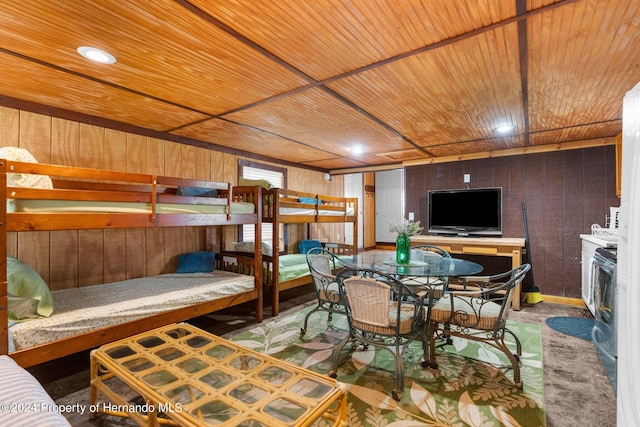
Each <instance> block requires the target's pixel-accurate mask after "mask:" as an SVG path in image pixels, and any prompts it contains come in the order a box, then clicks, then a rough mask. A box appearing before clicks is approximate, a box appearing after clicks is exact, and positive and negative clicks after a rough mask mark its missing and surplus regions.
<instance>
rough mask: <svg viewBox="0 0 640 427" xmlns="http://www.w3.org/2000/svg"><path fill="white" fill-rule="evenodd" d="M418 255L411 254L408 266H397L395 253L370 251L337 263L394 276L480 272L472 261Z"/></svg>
mask: <svg viewBox="0 0 640 427" xmlns="http://www.w3.org/2000/svg"><path fill="white" fill-rule="evenodd" d="M416 255H417V256H416ZM420 255H421V254H414V253H412V254H411V261H410V262H409V264H398V263H396V259H395V258H396V252H395V251H371V252H362V253H359V254H358V255H353V256H341V257H340V258H339V262H340V264H341V265H343V266H345V267H347V268H368V269H373V270H378V271H380V272H382V273H386V274H391V275H394V276H414V277H440V276H449V277H455V276H472V275H475V274H478V273H480V272H481V271H482V266H481V265H480V264H478V263H475V262H472V261H467V260H464V259H459V258H447V257H440V256H424V257H422V256H420Z"/></svg>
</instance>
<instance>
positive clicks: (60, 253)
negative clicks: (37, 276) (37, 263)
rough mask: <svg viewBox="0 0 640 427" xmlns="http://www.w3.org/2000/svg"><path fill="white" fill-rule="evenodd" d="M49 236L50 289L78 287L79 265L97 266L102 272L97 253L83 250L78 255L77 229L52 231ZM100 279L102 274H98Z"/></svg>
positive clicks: (100, 258)
mask: <svg viewBox="0 0 640 427" xmlns="http://www.w3.org/2000/svg"><path fill="white" fill-rule="evenodd" d="M50 236H51V242H50V258H51V263H50V267H49V282H50V283H51V285H50V288H51V289H52V290H55V289H68V288H75V287H78V277H79V274H80V273H79V271H78V266H79V265H82V266H83V267H85V268H86V269H89V268H91V267H99V270H100V272H102V257H100V254H99V253H96V255H95V256H94V255H93V252H83V256H82V257H81V258H80V257H79V250H80V247H79V232H78V231H77V230H61V231H52V232H51V234H50ZM82 249H83V250H93V248H87V247H83V248H82ZM88 254H92V255H91V256H89V255H88ZM78 260H79V261H80V262H78ZM100 279H102V275H100Z"/></svg>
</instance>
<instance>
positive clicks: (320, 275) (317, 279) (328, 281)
mask: <svg viewBox="0 0 640 427" xmlns="http://www.w3.org/2000/svg"><path fill="white" fill-rule="evenodd" d="M307 264H308V265H309V272H310V273H311V280H312V283H313V288H314V291H315V293H316V299H317V302H318V305H317V306H316V307H315V308H314V309H313V310H311V311H310V312H308V313H307V315H306V316H305V318H304V326H303V327H302V328H300V332H301V334H302V335H304V334H305V333H306V332H307V325H308V321H309V317H310V316H311V315H312V314H313V313H315V312H317V311H326V312H328V313H329V315H328V321H331V320H332V317H333V314H345V307H344V300H343V299H342V298H341V296H340V291H339V290H338V283H337V282H336V276H335V273H336V271H337V267H336V265H337V256H336V255H335V254H334V253H332V252H330V251H328V250H326V249H323V248H317V247H314V248H311V249H309V251H308V252H307Z"/></svg>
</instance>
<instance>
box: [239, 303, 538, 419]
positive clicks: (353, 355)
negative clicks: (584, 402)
mask: <svg viewBox="0 0 640 427" xmlns="http://www.w3.org/2000/svg"><path fill="white" fill-rule="evenodd" d="M312 308H313V306H310V307H307V308H304V309H299V310H292V311H293V313H291V314H288V315H282V314H281V315H280V316H279V317H277V318H275V319H273V320H270V321H268V322H265V323H262V324H260V325H258V326H256V327H254V328H253V329H250V330H247V331H244V332H240V333H238V334H237V335H235V336H233V337H231V338H230V339H231V340H232V341H234V342H236V343H238V344H241V345H244V346H246V347H249V348H252V349H254V350H256V351H259V352H262V353H266V354H270V355H272V356H274V357H276V358H278V359H281V360H285V361H287V362H290V363H293V364H295V365H297V366H302V367H304V368H307V369H310V370H312V371H314V372H318V373H321V374H326V375H328V374H329V372H330V371H331V353H332V350H333V347H334V346H335V345H336V343H338V342H339V341H340V340H341V339H342V338H344V337H345V336H346V330H347V320H346V317H345V316H343V315H336V314H334V315H333V320H332V321H331V322H328V320H327V313H326V312H317V313H314V314H312V315H311V318H310V320H309V326H308V328H307V333H306V334H305V335H304V336H301V334H300V327H301V326H302V325H303V322H304V317H305V315H306V313H307V312H308V311H309V310H311V309H312ZM508 326H509V328H510V329H511V330H512V331H513V332H514V333H515V334H516V335H517V336H518V337H519V338H520V340H521V341H522V346H523V349H522V351H523V353H522V357H521V359H520V360H521V375H522V381H523V383H524V387H523V390H519V389H518V388H516V387H515V386H514V385H513V372H512V369H511V366H510V364H509V362H508V359H507V358H506V357H505V356H504V354H503V353H502V352H500V351H498V350H495V349H493V348H492V347H490V346H488V345H485V344H481V343H476V342H472V341H468V340H464V339H456V338H454V343H453V345H446V346H442V347H439V349H438V354H437V362H438V364H439V369H437V370H436V369H424V368H422V367H421V366H420V362H421V361H422V358H421V356H422V351H421V345H420V343H419V342H416V343H413V344H412V345H411V346H410V348H408V349H407V351H406V352H405V355H404V361H405V390H404V393H403V396H402V399H401V400H400V401H399V402H397V401H395V400H393V398H392V397H391V390H392V389H393V386H394V361H393V356H392V355H391V353H390V352H388V351H386V350H385V349H376V348H374V347H373V346H369V348H368V349H367V350H366V351H363V350H361V349H354V348H353V347H352V346H351V345H346V346H345V347H344V349H343V351H342V353H341V364H340V366H339V369H338V377H337V380H338V381H340V382H342V383H344V384H345V386H346V388H347V390H348V397H347V426H349V427H359V426H376V427H413V426H441V427H445V426H473V427H490V426H522V427H537V426H545V425H546V422H545V412H544V390H543V387H544V382H543V376H542V344H541V336H540V326H539V325H533V324H528V323H523V322H515V321H509V322H508ZM315 425H317V426H323V425H324V424H322V421H320V422H319V423H318V424H315Z"/></svg>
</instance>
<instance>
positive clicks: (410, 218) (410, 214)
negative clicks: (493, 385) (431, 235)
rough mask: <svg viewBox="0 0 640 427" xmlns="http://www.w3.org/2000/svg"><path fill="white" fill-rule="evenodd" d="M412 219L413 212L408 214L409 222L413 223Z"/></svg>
mask: <svg viewBox="0 0 640 427" xmlns="http://www.w3.org/2000/svg"><path fill="white" fill-rule="evenodd" d="M414 218H415V216H414V215H413V212H409V221H413V219H414Z"/></svg>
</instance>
